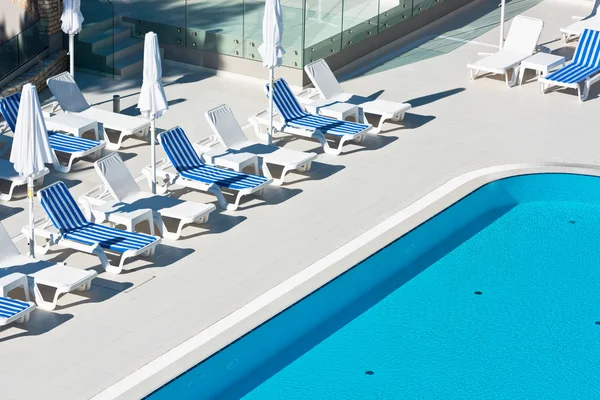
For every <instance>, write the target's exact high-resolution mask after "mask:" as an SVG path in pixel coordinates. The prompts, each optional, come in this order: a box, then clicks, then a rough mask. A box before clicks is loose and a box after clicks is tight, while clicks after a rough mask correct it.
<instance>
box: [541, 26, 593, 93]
mask: <svg viewBox="0 0 600 400" xmlns="http://www.w3.org/2000/svg"><path fill="white" fill-rule="evenodd" d="M598 81H600V31H594V30H591V29H586V30H584V31H583V34H582V35H581V38H580V39H579V42H578V43H577V48H576V49H575V54H574V55H573V59H572V60H571V61H570V62H569V63H568V64H567V65H565V66H564V67H562V68H560V69H558V70H556V71H554V72H552V73H551V74H550V75H547V76H544V77H540V78H539V79H538V82H540V84H541V85H542V88H541V89H542V93H546V90H547V89H548V88H549V87H550V86H560V87H563V88H571V89H577V94H578V95H579V100H580V101H585V100H586V99H587V98H588V95H589V93H590V87H591V86H592V85H593V84H594V83H597V82H598Z"/></svg>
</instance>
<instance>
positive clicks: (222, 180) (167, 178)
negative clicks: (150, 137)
mask: <svg viewBox="0 0 600 400" xmlns="http://www.w3.org/2000/svg"><path fill="white" fill-rule="evenodd" d="M158 140H159V142H160V144H161V145H162V147H163V149H164V150H165V153H167V157H168V159H169V162H168V163H167V162H166V161H165V160H162V161H160V162H159V163H157V169H156V175H157V177H160V178H161V179H164V183H165V184H166V186H167V187H168V186H170V185H180V186H184V187H188V188H191V189H196V190H201V191H204V192H207V193H211V194H213V195H215V196H216V197H217V200H218V202H219V205H220V206H221V207H223V208H225V209H227V210H236V209H237V208H238V207H239V204H240V200H241V199H242V197H243V196H246V195H249V194H252V193H260V192H262V191H263V189H264V188H265V187H266V185H268V184H269V183H271V179H269V178H265V177H264V176H258V175H251V174H245V173H242V172H236V171H231V170H228V169H225V168H219V167H215V166H212V165H207V164H205V163H204V162H203V161H202V160H201V159H200V156H198V154H197V153H196V152H195V151H194V148H193V146H192V143H190V140H189V139H188V137H187V136H186V134H185V132H184V131H183V129H181V128H180V127H175V128H173V129H171V130H169V131H166V132H162V133H161V134H160V135H158ZM171 166H172V167H174V168H175V172H171V171H167V168H169V167H171ZM146 170H147V168H146ZM147 176H148V175H147ZM222 189H223V190H229V191H233V192H235V193H237V194H236V198H235V202H234V203H233V204H228V203H227V201H226V200H225V196H224V195H223V192H222Z"/></svg>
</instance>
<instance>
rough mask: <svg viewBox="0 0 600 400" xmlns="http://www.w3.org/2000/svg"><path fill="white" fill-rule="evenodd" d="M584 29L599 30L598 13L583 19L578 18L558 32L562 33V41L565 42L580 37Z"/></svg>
mask: <svg viewBox="0 0 600 400" xmlns="http://www.w3.org/2000/svg"><path fill="white" fill-rule="evenodd" d="M573 18H575V17H573ZM586 29H592V30H595V31H600V15H593V16H590V17H587V18H585V19H580V20H579V21H577V22H575V23H573V24H571V25H569V26H567V27H566V28H561V29H560V33H561V34H562V41H563V43H567V42H568V41H569V40H571V39H574V38H578V37H580V36H581V34H582V33H583V31H584V30H586Z"/></svg>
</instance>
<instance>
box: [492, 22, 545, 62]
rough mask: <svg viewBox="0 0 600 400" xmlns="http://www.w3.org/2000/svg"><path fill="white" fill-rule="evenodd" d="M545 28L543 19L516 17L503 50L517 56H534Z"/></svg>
mask: <svg viewBox="0 0 600 400" xmlns="http://www.w3.org/2000/svg"><path fill="white" fill-rule="evenodd" d="M543 28H544V21H542V20H541V19H537V18H530V17H524V16H522V15H519V16H516V17H515V19H513V22H512V24H511V25H510V30H509V31H508V35H506V40H505V41H504V47H503V48H502V50H505V51H510V52H512V53H517V54H533V53H534V52H535V48H536V46H537V42H538V40H539V39H540V35H541V34H542V29H543Z"/></svg>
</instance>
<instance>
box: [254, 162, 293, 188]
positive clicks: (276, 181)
mask: <svg viewBox="0 0 600 400" xmlns="http://www.w3.org/2000/svg"><path fill="white" fill-rule="evenodd" d="M291 170H292V169H291V168H289V167H284V168H283V171H281V175H280V176H279V178H275V177H273V174H272V173H271V171H270V170H269V167H267V164H266V163H264V164H263V175H264V176H265V177H266V178H268V179H273V182H271V185H273V186H281V185H283V182H284V180H285V176H286V174H287V173H288V172H290V171H291ZM298 170H300V168H298Z"/></svg>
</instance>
